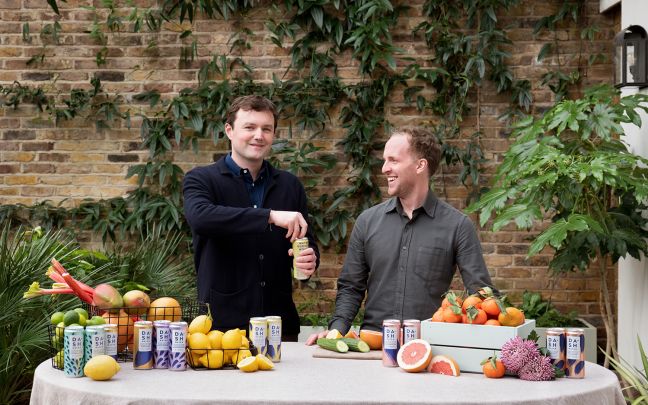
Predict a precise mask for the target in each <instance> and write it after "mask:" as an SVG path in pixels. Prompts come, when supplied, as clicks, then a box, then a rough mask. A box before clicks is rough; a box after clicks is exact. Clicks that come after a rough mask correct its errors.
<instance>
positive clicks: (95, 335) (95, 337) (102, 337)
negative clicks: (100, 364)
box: [83, 325, 106, 363]
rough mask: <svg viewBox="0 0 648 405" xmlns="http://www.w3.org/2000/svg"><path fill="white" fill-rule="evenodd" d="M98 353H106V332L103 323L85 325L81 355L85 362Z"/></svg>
mask: <svg viewBox="0 0 648 405" xmlns="http://www.w3.org/2000/svg"><path fill="white" fill-rule="evenodd" d="M100 354H106V332H105V331H104V327H103V325H93V326H86V328H85V344H84V350H83V357H84V359H85V362H86V363H87V362H88V360H90V359H91V358H93V357H95V356H99V355H100Z"/></svg>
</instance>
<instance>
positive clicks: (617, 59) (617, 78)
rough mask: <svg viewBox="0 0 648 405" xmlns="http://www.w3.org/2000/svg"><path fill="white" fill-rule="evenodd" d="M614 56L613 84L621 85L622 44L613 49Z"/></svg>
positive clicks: (622, 80)
mask: <svg viewBox="0 0 648 405" xmlns="http://www.w3.org/2000/svg"><path fill="white" fill-rule="evenodd" d="M615 51H616V54H615V55H614V83H615V84H622V83H623V82H624V78H623V44H619V45H617V46H616V47H615Z"/></svg>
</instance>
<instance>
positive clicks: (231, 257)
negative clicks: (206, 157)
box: [183, 158, 319, 335]
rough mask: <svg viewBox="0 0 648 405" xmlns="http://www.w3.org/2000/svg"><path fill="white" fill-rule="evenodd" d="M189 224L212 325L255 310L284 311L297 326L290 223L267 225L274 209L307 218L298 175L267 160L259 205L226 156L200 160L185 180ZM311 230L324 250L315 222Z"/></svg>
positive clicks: (235, 321) (288, 326)
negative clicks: (205, 163) (286, 225)
mask: <svg viewBox="0 0 648 405" xmlns="http://www.w3.org/2000/svg"><path fill="white" fill-rule="evenodd" d="M183 194H184V210H185V216H186V218H187V222H188V223H189V226H190V227H191V232H192V235H193V247H194V264H195V266H196V272H197V276H198V280H197V284H198V299H199V300H200V301H202V302H209V303H210V307H211V312H212V316H213V318H214V321H213V328H214V329H220V330H223V331H225V330H227V329H232V328H243V329H245V330H247V327H248V321H249V319H250V318H251V317H254V316H267V315H279V316H281V319H282V323H283V333H284V334H288V335H296V334H298V333H299V316H298V314H297V309H296V308H295V303H294V302H293V299H292V256H288V249H290V248H291V243H290V240H289V239H286V237H285V236H286V229H284V228H280V227H278V226H275V225H269V224H268V218H269V215H270V210H271V209H273V210H279V211H299V212H301V213H302V215H303V216H304V218H308V211H307V201H306V193H305V192H304V187H303V186H302V184H301V183H300V182H299V180H298V179H297V177H295V176H294V175H292V174H291V173H288V172H286V171H283V170H279V169H276V168H274V167H273V166H272V165H270V164H268V181H267V183H266V191H265V196H264V198H263V206H262V207H261V208H253V207H252V203H251V202H250V197H249V194H248V191H247V189H246V186H245V183H244V181H243V178H242V177H241V176H239V175H235V174H233V173H232V172H231V171H230V170H229V169H228V167H227V165H226V164H225V158H221V159H220V160H218V161H217V162H216V163H214V164H211V165H209V166H204V167H197V168H195V169H193V170H191V171H189V172H188V173H187V175H186V176H185V178H184V181H183ZM307 237H308V239H309V240H310V246H311V247H312V248H313V249H315V252H316V255H317V258H318V259H317V264H318V265H319V250H318V249H317V245H316V243H315V240H314V238H313V233H312V230H311V227H310V226H309V228H308V232H307Z"/></svg>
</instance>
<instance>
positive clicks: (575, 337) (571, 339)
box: [565, 329, 585, 378]
mask: <svg viewBox="0 0 648 405" xmlns="http://www.w3.org/2000/svg"><path fill="white" fill-rule="evenodd" d="M565 375H566V376H567V378H584V377H585V331H583V329H567V366H566V367H565Z"/></svg>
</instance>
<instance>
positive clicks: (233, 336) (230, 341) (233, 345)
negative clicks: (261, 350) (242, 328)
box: [221, 329, 243, 349]
mask: <svg viewBox="0 0 648 405" xmlns="http://www.w3.org/2000/svg"><path fill="white" fill-rule="evenodd" d="M242 340H243V339H242V338H241V334H240V333H239V330H238V329H230V330H228V331H227V332H225V334H224V335H223V339H222V340H221V342H222V345H223V349H238V348H239V347H241V341H242Z"/></svg>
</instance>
